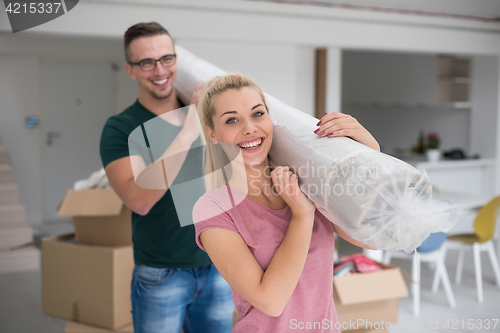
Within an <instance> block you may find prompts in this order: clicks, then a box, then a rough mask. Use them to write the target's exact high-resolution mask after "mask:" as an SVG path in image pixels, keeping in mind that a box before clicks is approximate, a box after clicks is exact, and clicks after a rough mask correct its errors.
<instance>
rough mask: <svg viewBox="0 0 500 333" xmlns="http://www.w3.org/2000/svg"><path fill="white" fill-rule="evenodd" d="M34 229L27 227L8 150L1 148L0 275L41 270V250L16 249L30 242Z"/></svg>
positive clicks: (31, 248)
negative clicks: (9, 161)
mask: <svg viewBox="0 0 500 333" xmlns="http://www.w3.org/2000/svg"><path fill="white" fill-rule="evenodd" d="M32 240H33V230H32V229H31V228H30V227H29V226H27V225H26V208H25V207H24V206H23V205H22V204H21V203H20V201H19V188H18V187H17V185H16V184H14V170H12V167H11V166H10V165H9V164H7V150H6V149H5V148H4V147H0V274H6V273H18V272H26V271H35V270H38V269H39V268H40V251H39V250H38V249H36V248H34V247H27V248H22V249H18V250H14V251H11V250H10V248H11V247H13V246H17V245H21V244H24V243H28V242H31V241H32Z"/></svg>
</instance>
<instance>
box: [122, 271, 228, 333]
mask: <svg viewBox="0 0 500 333" xmlns="http://www.w3.org/2000/svg"><path fill="white" fill-rule="evenodd" d="M131 297H132V318H133V321H134V332H135V333H179V332H180V331H181V328H182V329H183V330H184V333H198V332H199V333H201V332H203V333H229V332H231V330H232V327H233V320H232V318H233V311H234V303H233V300H232V296H231V287H230V286H229V285H228V284H227V282H226V281H225V280H224V278H223V277H222V276H221V275H220V273H219V272H218V271H217V269H216V268H215V266H214V265H210V266H206V267H202V268H188V269H170V268H166V269H159V268H153V267H148V266H143V265H140V266H136V267H135V269H134V273H133V278H132V295H131Z"/></svg>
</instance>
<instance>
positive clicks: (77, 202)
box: [57, 188, 132, 246]
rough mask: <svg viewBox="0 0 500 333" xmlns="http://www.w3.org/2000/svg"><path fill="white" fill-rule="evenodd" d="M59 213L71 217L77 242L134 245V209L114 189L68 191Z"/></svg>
mask: <svg viewBox="0 0 500 333" xmlns="http://www.w3.org/2000/svg"><path fill="white" fill-rule="evenodd" d="M57 214H58V215H59V216H72V217H73V223H74V227H75V235H76V242H77V243H78V244H86V245H101V246H128V245H132V222H131V211H130V209H129V208H128V207H127V206H125V204H124V203H123V202H122V201H121V200H120V198H119V197H118V195H117V194H116V193H115V191H113V189H111V188H107V189H91V190H81V191H75V190H72V189H71V190H69V191H68V192H67V193H66V196H65V197H64V199H63V201H62V202H61V204H60V205H59V209H58V212H57Z"/></svg>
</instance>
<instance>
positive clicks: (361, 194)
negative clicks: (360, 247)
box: [176, 46, 458, 253]
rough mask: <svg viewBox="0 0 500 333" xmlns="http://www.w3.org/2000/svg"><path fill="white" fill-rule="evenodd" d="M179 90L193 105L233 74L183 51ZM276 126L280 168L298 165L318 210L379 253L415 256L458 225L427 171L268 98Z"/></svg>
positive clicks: (273, 156)
mask: <svg viewBox="0 0 500 333" xmlns="http://www.w3.org/2000/svg"><path fill="white" fill-rule="evenodd" d="M176 49H177V53H178V55H179V61H178V68H177V79H176V89H177V91H178V93H179V96H180V97H181V98H182V99H183V101H184V102H185V103H189V97H190V96H191V95H192V93H193V92H194V90H195V88H196V87H197V85H198V84H200V83H203V82H207V81H208V80H210V79H211V78H212V77H213V76H216V75H223V74H225V72H224V71H223V70H221V69H219V68H218V67H216V66H214V65H212V64H210V63H208V62H206V61H204V60H202V59H200V58H198V57H196V56H195V55H193V54H191V53H190V52H189V51H187V50H185V49H183V48H182V47H180V46H177V47H176ZM266 101H267V103H268V106H269V109H270V116H271V119H272V122H273V125H274V128H273V133H274V134H273V144H272V147H271V151H270V152H269V157H270V163H271V165H273V166H277V165H283V166H285V165H286V166H290V167H291V168H292V169H293V170H294V171H295V173H297V174H298V176H299V184H300V187H301V189H302V190H303V191H304V193H305V194H306V195H307V196H308V197H309V198H310V199H311V200H312V201H313V203H314V204H315V205H316V207H317V208H318V210H319V211H320V212H321V213H322V214H324V215H325V216H326V217H327V218H328V219H330V220H331V221H332V222H334V223H335V224H337V225H338V226H339V227H341V228H342V229H343V230H344V231H345V232H347V233H348V234H349V235H350V236H351V237H352V238H354V239H356V240H358V241H360V242H363V243H365V244H367V245H369V246H372V247H374V248H377V249H382V250H389V251H399V250H404V251H406V252H408V253H410V252H412V251H413V250H415V248H417V247H418V246H419V245H420V244H421V243H422V242H423V241H424V240H425V239H426V238H427V237H428V236H429V234H430V233H434V232H447V231H448V230H450V229H451V228H452V227H453V225H454V224H455V223H456V221H457V220H458V214H457V212H456V210H455V209H454V208H453V207H452V206H451V205H450V204H448V203H444V202H439V201H435V200H433V199H432V185H431V183H430V180H429V177H428V176H427V174H426V173H425V171H421V170H417V169H416V168H414V167H412V166H411V165H409V164H407V163H405V162H403V161H401V160H398V159H396V158H393V157H391V156H389V155H386V154H383V153H380V152H377V151H375V150H373V149H371V148H368V147H366V146H364V145H362V144H360V143H358V142H356V141H354V140H352V139H350V138H346V137H341V138H320V137H318V136H317V135H316V134H314V133H313V131H314V130H315V129H316V126H315V124H316V123H317V121H318V120H317V119H316V118H314V117H311V116H309V115H307V114H306V113H304V112H301V111H299V110H296V109H294V108H292V107H290V106H288V105H286V104H285V103H283V102H281V101H279V100H278V99H276V98H274V97H272V96H270V95H267V94H266Z"/></svg>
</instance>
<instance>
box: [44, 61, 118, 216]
mask: <svg viewBox="0 0 500 333" xmlns="http://www.w3.org/2000/svg"><path fill="white" fill-rule="evenodd" d="M113 81H114V80H113V71H112V69H111V66H110V64H109V63H81V62H76V63H65V62H54V63H52V62H45V63H43V64H42V103H43V113H42V117H41V121H40V125H41V126H42V128H43V129H44V138H43V140H44V141H45V142H44V151H43V182H44V183H43V195H44V199H43V201H44V220H45V221H50V220H55V219H57V215H56V212H57V207H58V205H59V203H60V202H61V200H62V198H63V197H64V194H65V193H66V191H67V190H68V189H69V188H71V187H72V186H73V183H74V182H75V181H76V180H80V179H84V178H87V177H88V176H89V175H90V174H91V173H92V172H94V171H97V170H99V169H100V168H101V167H102V164H101V160H100V156H99V139H100V136H101V131H102V128H103V126H104V123H105V121H106V119H107V118H108V117H110V116H111V115H112V114H113V106H114V102H113V101H114V98H115V91H114V83H113Z"/></svg>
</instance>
